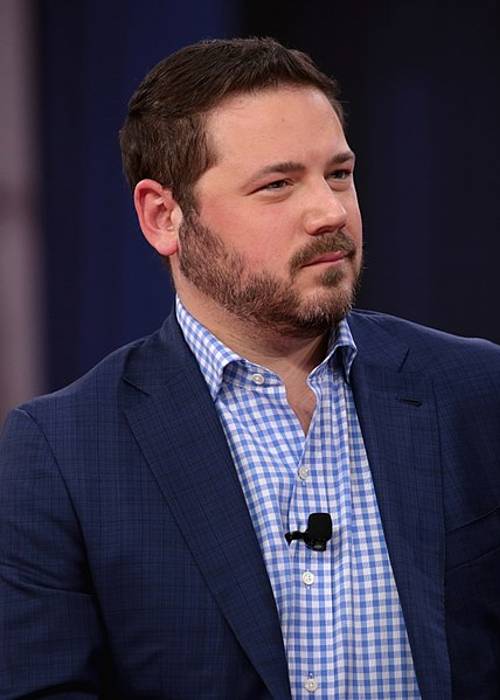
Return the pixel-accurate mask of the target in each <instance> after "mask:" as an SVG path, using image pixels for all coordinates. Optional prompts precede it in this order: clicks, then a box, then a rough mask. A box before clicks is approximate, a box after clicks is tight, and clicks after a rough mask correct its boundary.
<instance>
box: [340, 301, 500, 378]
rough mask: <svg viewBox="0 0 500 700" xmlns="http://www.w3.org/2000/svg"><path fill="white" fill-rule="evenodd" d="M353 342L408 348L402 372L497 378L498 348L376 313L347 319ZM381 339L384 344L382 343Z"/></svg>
mask: <svg viewBox="0 0 500 700" xmlns="http://www.w3.org/2000/svg"><path fill="white" fill-rule="evenodd" d="M349 325H350V327H351V330H352V331H353V335H354V338H355V340H358V339H359V340H360V342H362V343H369V342H370V338H371V337H372V336H376V337H377V338H378V342H379V343H380V342H384V340H385V342H387V343H391V342H395V343H399V344H400V343H403V344H405V345H406V346H407V347H408V356H407V361H406V367H405V369H406V370H413V371H421V370H427V371H429V372H431V373H433V374H438V375H439V373H440V372H442V371H445V372H447V371H454V370H459V369H461V368H465V369H466V370H467V371H468V372H471V371H472V372H474V371H475V370H479V369H480V368H483V369H484V370H485V371H487V372H488V373H496V374H498V376H499V378H500V346H499V345H497V344H495V343H493V342H491V341H489V340H486V339H484V338H467V337H463V336H458V335H453V334H452V333H447V332H444V331H441V330H438V329H436V328H430V327H428V326H424V325H421V324H419V323H415V322H414V321H408V320H406V319H402V318H399V317H397V316H391V315H390V314H384V313H380V312H377V311H367V310H364V309H356V310H354V311H352V312H351V314H350V315H349ZM382 339H384V340H382Z"/></svg>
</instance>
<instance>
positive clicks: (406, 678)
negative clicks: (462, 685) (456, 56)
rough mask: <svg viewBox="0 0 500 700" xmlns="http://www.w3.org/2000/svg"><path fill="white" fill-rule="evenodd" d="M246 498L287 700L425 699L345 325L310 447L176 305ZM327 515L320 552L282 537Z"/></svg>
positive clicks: (265, 384)
mask: <svg viewBox="0 0 500 700" xmlns="http://www.w3.org/2000/svg"><path fill="white" fill-rule="evenodd" d="M176 312H177V318H178V321H179V323H180V326H181V328H182V331H183V334H184V337H185V339H186V342H187V343H188V345H189V347H190V348H191V350H192V352H193V353H194V355H195V357H196V359H197V361H198V363H199V365H200V368H201V371H202V373H203V376H204V377H205V380H206V382H207V385H208V388H209V390H210V394H211V396H212V399H213V401H214V404H215V407H216V410H217V413H218V415H219V419H220V421H221V423H222V426H223V428H224V432H225V434H226V438H227V441H228V443H229V447H230V450H231V453H232V457H233V460H234V463H235V465H236V469H237V472H238V476H239V479H240V482H241V487H242V489H243V493H244V495H245V499H246V503H247V506H248V510H249V512H250V515H251V518H252V522H253V526H254V528H255V532H256V534H257V538H258V541H259V544H260V547H261V550H262V554H263V557H264V562H265V565H266V569H267V573H268V575H269V578H270V581H271V585H272V589H273V592H274V597H275V600H276V606H277V609H278V613H279V617H280V621H281V628H282V633H283V640H284V645H285V651H286V655H287V660H288V668H289V676H290V684H291V690H292V696H293V698H294V699H297V700H298V699H301V700H302V699H303V698H325V699H328V700H332V699H333V698H342V700H345V699H349V700H355V699H359V700H369V699H370V698H378V699H383V700H388V699H389V698H397V700H402V699H405V698H420V693H419V690H418V686H417V681H416V676H415V671H414V668H413V660H412V656H411V651H410V647H409V643H408V637H407V633H406V627H405V623H404V620H403V615H402V612H401V606H400V603H399V597H398V593H397V590H396V586H395V582H394V576H393V573H392V568H391V564H390V562H389V556H388V553H387V546H386V543H385V538H384V534H383V530H382V524H381V521H380V515H379V510H378V506H377V501H376V498H375V492H374V488H373V482H372V478H371V473H370V468H369V465H368V459H367V455H366V451H365V447H364V443H363V438H362V435H361V430H360V427H359V423H358V417H357V413H356V408H355V405H354V401H353V396H352V392H351V389H350V386H349V373H350V369H351V366H352V363H353V361H354V358H355V356H356V346H355V344H354V340H353V338H352V336H351V333H350V330H349V326H348V324H347V322H346V321H342V322H341V323H339V324H338V327H337V329H336V332H335V333H332V335H331V338H330V343H329V348H328V354H327V356H326V357H325V359H324V360H323V362H321V364H320V365H318V366H317V367H316V368H315V369H314V370H313V371H312V372H311V373H310V375H309V378H308V384H309V386H310V388H311V389H312V391H313V392H314V394H315V396H316V409H315V412H314V415H313V418H312V421H311V424H310V427H309V431H308V433H307V436H305V435H304V432H303V430H302V427H301V425H300V423H299V421H298V419H297V417H296V415H295V413H294V412H293V411H292V409H291V408H290V406H289V404H288V402H287V399H286V393H285V386H284V384H283V382H282V381H281V379H280V378H279V377H278V376H277V375H276V374H274V373H273V372H271V371H269V370H268V369H266V368H265V367H261V366H259V365H256V364H254V363H252V362H249V361H248V360H246V359H245V358H243V357H241V356H240V355H238V354H236V353H235V352H233V351H232V350H230V349H229V348H228V347H226V346H225V345H224V344H223V343H221V342H220V341H219V340H218V339H217V338H215V337H214V335H213V334H212V333H210V332H209V331H208V330H207V329H206V328H205V327H204V326H202V325H201V324H200V323H199V322H198V321H197V320H196V319H194V318H193V317H192V316H191V315H190V314H189V313H188V312H187V310H186V309H185V308H184V307H183V306H182V304H181V302H180V300H179V299H178V298H177V300H176ZM314 512H324V513H330V515H331V518H332V522H333V536H332V540H331V541H330V542H329V543H328V545H327V549H326V551H325V552H315V551H313V550H311V549H308V548H307V547H306V546H305V545H304V543H303V542H301V541H294V542H292V543H291V544H290V545H288V544H287V543H286V541H285V537H284V533H285V532H287V531H293V530H302V531H303V530H305V529H306V527H307V520H308V516H309V514H310V513H314Z"/></svg>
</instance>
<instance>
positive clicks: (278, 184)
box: [262, 180, 290, 190]
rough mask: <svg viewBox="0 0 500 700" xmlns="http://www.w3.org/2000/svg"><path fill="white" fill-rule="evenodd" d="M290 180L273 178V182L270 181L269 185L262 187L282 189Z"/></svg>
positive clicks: (265, 188)
mask: <svg viewBox="0 0 500 700" xmlns="http://www.w3.org/2000/svg"><path fill="white" fill-rule="evenodd" d="M289 184H290V183H289V181H288V180H273V182H268V184H267V185H264V187H262V189H263V190H282V189H283V188H284V187H286V186H287V185H289Z"/></svg>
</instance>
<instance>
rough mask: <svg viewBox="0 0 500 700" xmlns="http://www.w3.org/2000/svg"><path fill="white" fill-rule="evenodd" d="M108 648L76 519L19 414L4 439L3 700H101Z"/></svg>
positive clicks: (0, 530)
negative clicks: (42, 699) (32, 698)
mask: <svg viewBox="0 0 500 700" xmlns="http://www.w3.org/2000/svg"><path fill="white" fill-rule="evenodd" d="M107 668H109V665H108V663H107V661H106V644H105V637H104V631H103V627H102V624H101V622H100V619H99V610H98V606H97V601H96V598H95V596H94V594H93V592H92V585H91V580H90V575H89V571H88V566H87V562H86V557H85V547H84V543H83V541H82V535H81V531H80V529H79V525H78V518H77V517H76V513H75V511H74V508H73V505H72V502H71V498H70V496H69V494H68V491H67V489H66V487H65V483H64V480H63V478H62V475H61V473H60V471H59V468H58V465H57V463H56V460H55V458H54V455H53V454H52V451H51V449H50V446H49V444H48V442H47V440H46V438H45V436H44V434H43V432H42V431H41V429H40V428H39V427H38V425H37V424H36V423H35V421H34V420H33V418H32V417H31V416H30V415H29V414H28V413H27V412H26V411H24V410H21V409H17V410H15V411H13V412H12V413H11V415H10V416H9V418H8V420H7V423H6V426H5V429H4V433H3V437H2V439H1V441H0V698H2V700H13V699H14V698H16V699H19V698H24V697H28V696H29V697H30V698H31V697H35V696H36V697H37V698H56V697H57V698H61V697H64V698H68V700H70V699H71V700H76V698H78V699H83V698H86V699H88V698H97V697H99V696H101V697H102V690H103V684H104V678H105V675H106V669H107Z"/></svg>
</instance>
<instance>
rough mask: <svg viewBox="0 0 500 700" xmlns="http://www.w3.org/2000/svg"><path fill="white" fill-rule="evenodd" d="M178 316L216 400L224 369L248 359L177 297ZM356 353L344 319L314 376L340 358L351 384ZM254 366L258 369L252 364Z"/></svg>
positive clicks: (176, 310) (346, 377) (314, 371)
mask: <svg viewBox="0 0 500 700" xmlns="http://www.w3.org/2000/svg"><path fill="white" fill-rule="evenodd" d="M175 314H176V317H177V321H178V323H179V326H180V327H181V331H182V333H183V335H184V338H185V340H186V343H187V344H188V346H189V348H190V350H191V352H192V353H193V355H194V356H195V358H196V360H197V362H198V365H199V366H200V370H201V373H202V374H203V376H204V378H205V381H206V383H207V385H208V389H209V391H210V395H211V396H212V399H213V400H214V401H215V400H216V398H217V395H218V393H219V391H220V388H221V385H222V381H223V378H224V370H225V368H226V367H227V366H228V365H229V364H230V363H232V362H240V363H241V362H242V361H243V362H245V363H248V360H246V359H245V358H244V357H242V356H241V355H238V353H236V352H234V351H233V350H231V349H230V348H228V347H227V346H226V345H224V343H223V342H222V341H220V340H219V339H218V338H216V337H215V335H214V334H213V333H212V332H211V331H209V330H208V328H205V326H203V325H202V324H201V323H200V322H199V321H198V320H197V319H196V318H194V316H192V315H191V314H190V313H189V311H188V310H187V309H186V307H185V306H184V305H183V304H182V302H181V300H180V299H179V297H178V296H177V295H176V297H175ZM337 350H338V351H339V352H338V353H337ZM356 354H357V348H356V344H355V343H354V339H353V337H352V334H351V330H350V328H349V324H348V323H347V320H346V319H342V320H341V321H340V322H339V323H338V324H337V325H336V327H335V329H333V330H332V332H331V333H330V337H329V341H328V352H327V354H326V357H325V359H324V360H323V361H322V362H321V364H320V365H318V367H316V368H315V369H314V370H313V372H312V373H311V374H313V373H319V372H320V371H321V370H322V369H323V368H324V367H326V365H332V364H333V362H334V360H335V358H337V361H339V359H338V358H340V362H341V366H342V367H343V371H344V378H345V380H346V381H347V382H349V377H350V372H351V367H352V363H353V362H354V358H355V357H356ZM252 366H253V367H255V365H254V364H253V363H252Z"/></svg>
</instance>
